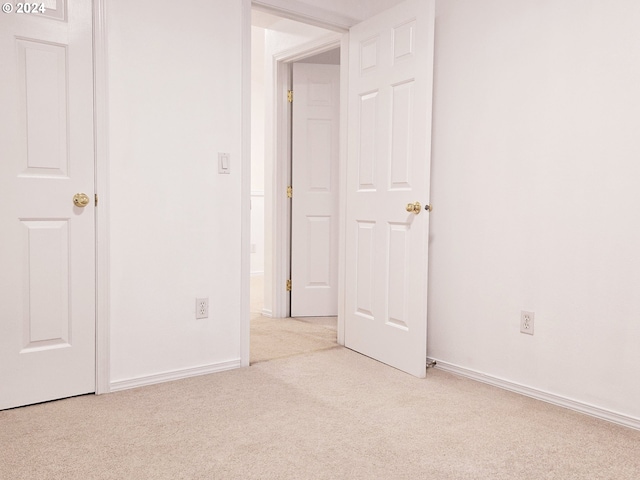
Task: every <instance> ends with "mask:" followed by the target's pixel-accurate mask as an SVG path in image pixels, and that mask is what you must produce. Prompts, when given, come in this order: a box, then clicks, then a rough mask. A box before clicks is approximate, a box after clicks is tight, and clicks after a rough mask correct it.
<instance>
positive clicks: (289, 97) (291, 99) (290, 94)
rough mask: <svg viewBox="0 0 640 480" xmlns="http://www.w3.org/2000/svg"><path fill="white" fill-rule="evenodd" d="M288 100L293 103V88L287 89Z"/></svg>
mask: <svg viewBox="0 0 640 480" xmlns="http://www.w3.org/2000/svg"><path fill="white" fill-rule="evenodd" d="M287 100H288V101H289V103H293V90H287Z"/></svg>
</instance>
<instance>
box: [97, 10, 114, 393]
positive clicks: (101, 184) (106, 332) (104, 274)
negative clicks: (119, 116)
mask: <svg viewBox="0 0 640 480" xmlns="http://www.w3.org/2000/svg"><path fill="white" fill-rule="evenodd" d="M106 3H107V0H93V89H94V90H93V96H94V100H93V122H94V123H93V128H94V156H95V159H94V161H95V180H94V183H95V186H94V189H95V192H96V195H98V197H99V203H98V206H97V207H96V209H95V212H96V220H95V242H96V316H95V322H96V378H95V380H96V392H95V393H96V395H101V394H103V393H109V392H110V391H111V388H110V383H111V382H110V380H111V372H110V311H109V307H110V291H109V281H110V272H109V252H110V245H109V130H108V126H109V109H108V105H109V94H108V92H109V89H108V71H107V65H108V63H107V60H108V57H107V5H106Z"/></svg>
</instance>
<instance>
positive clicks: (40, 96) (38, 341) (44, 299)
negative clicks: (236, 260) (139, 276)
mask: <svg viewBox="0 0 640 480" xmlns="http://www.w3.org/2000/svg"><path fill="white" fill-rule="evenodd" d="M9 3H11V4H13V5H14V12H13V13H0V64H1V65H2V68H0V105H1V106H2V108H0V159H1V161H0V192H2V200H1V201H0V246H1V248H0V265H1V268H0V332H1V333H0V409H4V408H10V407H15V406H20V405H27V404H31V403H36V402H42V401H46V400H51V399H56V398H62V397H67V396H72V395H78V394H83V393H89V392H93V391H95V333H94V332H95V240H94V149H93V73H92V72H93V66H92V56H93V54H92V15H91V3H90V2H87V1H86V0H49V1H45V2H44V5H45V6H46V11H45V12H44V13H42V12H37V13H34V12H32V13H16V12H15V10H16V8H18V6H17V4H16V3H15V2H9ZM24 5H32V4H26V3H25V4H24ZM76 193H85V194H86V195H87V197H88V199H89V203H88V205H86V206H85V207H79V206H75V205H74V203H73V197H74V195H75V194H76Z"/></svg>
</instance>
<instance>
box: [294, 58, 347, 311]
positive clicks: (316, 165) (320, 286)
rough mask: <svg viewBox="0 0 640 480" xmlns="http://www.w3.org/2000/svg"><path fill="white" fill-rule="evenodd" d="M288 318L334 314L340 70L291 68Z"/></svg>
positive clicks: (312, 66) (309, 66)
mask: <svg viewBox="0 0 640 480" xmlns="http://www.w3.org/2000/svg"><path fill="white" fill-rule="evenodd" d="M293 92H294V99H293V121H292V124H293V127H292V155H293V162H292V164H293V167H292V179H293V180H292V185H293V199H292V212H291V281H292V290H291V316H292V317H303V316H312V317H322V316H334V315H337V314H338V290H337V287H338V153H339V152H338V147H339V142H338V139H339V137H338V135H339V118H340V67H339V66H338V65H316V64H310V63H294V64H293Z"/></svg>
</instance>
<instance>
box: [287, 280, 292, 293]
mask: <svg viewBox="0 0 640 480" xmlns="http://www.w3.org/2000/svg"><path fill="white" fill-rule="evenodd" d="M290 291H291V280H287V292H290Z"/></svg>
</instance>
